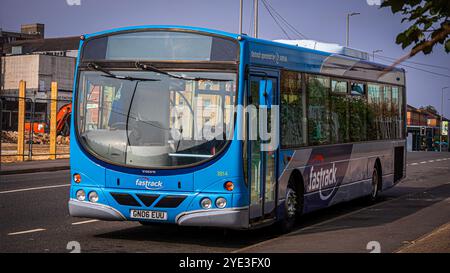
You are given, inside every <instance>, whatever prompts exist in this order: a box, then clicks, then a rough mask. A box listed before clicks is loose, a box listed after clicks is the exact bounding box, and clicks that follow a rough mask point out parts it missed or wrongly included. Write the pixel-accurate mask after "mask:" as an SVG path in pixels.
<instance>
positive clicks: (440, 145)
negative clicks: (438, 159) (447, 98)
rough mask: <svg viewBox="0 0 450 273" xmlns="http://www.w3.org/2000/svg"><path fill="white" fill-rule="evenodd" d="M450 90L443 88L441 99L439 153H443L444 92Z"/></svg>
mask: <svg viewBox="0 0 450 273" xmlns="http://www.w3.org/2000/svg"><path fill="white" fill-rule="evenodd" d="M447 88H450V86H446V87H442V97H441V124H440V125H439V128H440V130H439V132H440V133H439V152H442V129H444V128H443V126H442V125H443V124H442V122H443V116H444V90H445V89H447Z"/></svg>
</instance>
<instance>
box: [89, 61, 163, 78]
mask: <svg viewBox="0 0 450 273" xmlns="http://www.w3.org/2000/svg"><path fill="white" fill-rule="evenodd" d="M87 67H88V68H89V69H93V70H96V71H100V72H102V73H104V74H105V75H104V77H108V78H114V79H119V80H127V81H146V82H155V81H160V80H159V79H147V78H136V77H131V76H120V75H116V74H114V73H112V72H111V71H109V70H107V69H105V68H103V67H101V66H100V65H98V64H96V63H88V65H87Z"/></svg>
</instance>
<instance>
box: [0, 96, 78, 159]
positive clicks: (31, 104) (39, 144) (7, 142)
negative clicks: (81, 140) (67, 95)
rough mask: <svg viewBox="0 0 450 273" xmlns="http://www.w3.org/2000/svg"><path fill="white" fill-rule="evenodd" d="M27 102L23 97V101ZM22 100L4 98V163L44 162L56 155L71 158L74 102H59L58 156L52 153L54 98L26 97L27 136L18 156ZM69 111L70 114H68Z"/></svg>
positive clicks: (0, 119)
mask: <svg viewBox="0 0 450 273" xmlns="http://www.w3.org/2000/svg"><path fill="white" fill-rule="evenodd" d="M22 99H23V98H22ZM20 100H21V98H18V97H13V96H0V129H1V143H0V154H1V162H13V161H16V160H17V158H20V157H21V158H22V160H42V159H48V158H49V156H51V155H54V156H56V158H68V157H69V152H70V150H69V146H70V137H69V132H70V118H71V111H70V110H71V100H66V99H57V100H56V102H57V107H56V109H57V113H56V117H57V120H56V122H57V126H58V127H57V138H56V149H55V151H56V154H54V153H50V150H51V149H50V120H51V107H50V106H51V102H52V100H51V99H30V98H25V99H24V100H25V136H24V149H23V151H24V152H23V153H18V149H17V147H18V131H19V130H18V125H19V122H18V114H19V113H18V111H19V101H20ZM64 110H66V112H64Z"/></svg>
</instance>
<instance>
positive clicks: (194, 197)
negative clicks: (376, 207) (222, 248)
mask: <svg viewBox="0 0 450 273" xmlns="http://www.w3.org/2000/svg"><path fill="white" fill-rule="evenodd" d="M346 50H347V51H350V50H351V49H348V48H346ZM405 91H406V90H405V73H404V70H402V69H398V68H392V67H387V66H384V65H381V64H378V63H374V62H370V61H369V60H367V59H365V58H360V57H355V56H352V55H351V54H345V52H344V53H333V52H327V51H321V50H317V49H311V48H307V47H303V46H298V45H295V44H288V43H283V42H275V41H267V40H262V39H256V38H252V37H249V36H247V35H244V34H242V35H239V34H231V33H226V32H222V31H216V30H210V29H203V28H194V27H185V26H139V27H128V28H121V29H114V30H109V31H104V32H100V33H95V34H91V35H84V36H82V37H81V41H80V50H79V56H78V60H77V68H76V76H75V83H74V97H73V115H72V117H73V118H72V121H71V127H72V128H71V139H72V141H71V158H70V164H71V180H72V181H71V190H70V200H69V211H70V214H71V215H72V216H74V217H86V218H95V219H101V220H112V221H138V222H140V223H141V224H143V225H151V224H154V223H168V224H178V225H180V226H210V227H221V228H230V229H249V228H256V227H262V226H267V225H270V224H274V223H279V224H280V226H281V227H283V229H284V230H290V229H292V227H293V225H294V222H295V220H296V219H298V218H299V216H301V215H302V214H305V213H308V212H311V211H315V210H318V209H321V208H326V207H329V206H331V205H333V204H337V203H340V202H344V201H348V200H352V199H355V198H360V197H364V196H367V197H368V199H370V200H374V199H375V198H377V196H378V194H379V192H380V191H384V190H386V189H388V188H390V187H392V186H394V185H395V184H396V183H398V182H399V181H401V180H402V179H403V178H404V177H405V175H406V164H405V162H406V150H405V146H406V139H405V135H406V134H405V133H406V117H405V116H406V114H405V113H406V95H405V94H406V93H405ZM262 110H263V111H262ZM273 113H276V114H275V115H272V114H273ZM272 117H273V118H272ZM261 124H263V126H256V125H261ZM256 127H258V128H257V129H255V128H256ZM261 127H264V128H265V129H264V130H262V129H261ZM266 133H270V134H269V136H267V134H266ZM262 135H265V137H262ZM274 140H276V141H274Z"/></svg>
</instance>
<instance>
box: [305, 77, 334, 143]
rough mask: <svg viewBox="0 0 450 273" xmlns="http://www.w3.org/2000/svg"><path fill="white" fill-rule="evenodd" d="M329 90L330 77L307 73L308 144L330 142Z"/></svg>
mask: <svg viewBox="0 0 450 273" xmlns="http://www.w3.org/2000/svg"><path fill="white" fill-rule="evenodd" d="M329 90H330V79H329V78H327V77H321V76H315V75H309V77H308V103H309V105H308V135H309V144H311V145H321V144H328V143H329V142H330V140H329V139H330V136H329V105H330V103H329Z"/></svg>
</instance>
